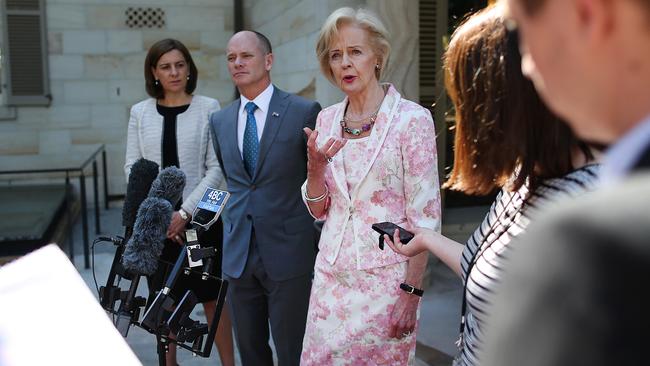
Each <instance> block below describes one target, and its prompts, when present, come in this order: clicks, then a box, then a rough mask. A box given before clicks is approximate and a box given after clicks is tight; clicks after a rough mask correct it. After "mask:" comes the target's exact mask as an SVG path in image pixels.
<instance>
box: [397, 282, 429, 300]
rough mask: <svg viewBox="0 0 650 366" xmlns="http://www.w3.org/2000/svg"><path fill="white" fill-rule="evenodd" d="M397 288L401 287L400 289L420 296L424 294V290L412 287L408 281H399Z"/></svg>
mask: <svg viewBox="0 0 650 366" xmlns="http://www.w3.org/2000/svg"><path fill="white" fill-rule="evenodd" d="M399 288H401V289H402V290H404V291H406V292H408V293H409V294H412V295H415V296H419V297H422V295H424V290H422V289H419V288H416V287H413V286H411V285H409V284H408V283H403V282H402V283H400V285H399Z"/></svg>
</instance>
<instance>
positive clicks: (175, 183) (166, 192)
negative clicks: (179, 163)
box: [149, 166, 185, 207]
mask: <svg viewBox="0 0 650 366" xmlns="http://www.w3.org/2000/svg"><path fill="white" fill-rule="evenodd" d="M184 188H185V173H183V171H182V170H180V169H178V168H177V167H175V166H170V167H167V168H165V169H163V170H161V171H160V174H158V177H157V178H156V179H155V180H154V181H153V183H152V184H151V189H150V190H149V197H157V198H162V199H165V200H167V201H169V203H171V204H172V207H175V206H176V204H177V203H178V201H180V199H181V197H183V189H184Z"/></svg>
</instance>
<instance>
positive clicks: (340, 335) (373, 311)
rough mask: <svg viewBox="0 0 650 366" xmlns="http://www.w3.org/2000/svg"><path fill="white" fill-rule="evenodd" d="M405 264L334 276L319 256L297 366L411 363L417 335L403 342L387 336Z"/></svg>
mask: <svg viewBox="0 0 650 366" xmlns="http://www.w3.org/2000/svg"><path fill="white" fill-rule="evenodd" d="M406 266H407V263H406V262H402V263H397V264H394V265H389V266H385V267H380V268H373V269H370V270H351V271H338V272H336V271H333V270H332V266H330V265H329V264H328V263H327V262H326V261H325V260H323V259H322V258H320V256H319V257H318V258H317V259H316V268H315V269H314V272H315V274H314V283H313V285H312V289H311V298H310V300H309V314H308V315H307V327H306V330H305V338H304V341H303V346H302V347H303V349H302V356H301V362H300V363H301V365H410V364H413V363H414V361H415V342H416V333H417V332H413V333H412V334H411V335H410V336H408V337H405V338H402V339H395V338H389V337H388V331H389V321H390V315H391V312H392V310H393V306H394V305H395V302H396V301H397V298H398V295H399V293H400V292H399V291H401V290H400V289H399V284H400V283H401V282H402V281H403V280H404V278H405V275H406ZM416 331H417V327H416Z"/></svg>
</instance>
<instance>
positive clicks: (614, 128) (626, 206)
mask: <svg viewBox="0 0 650 366" xmlns="http://www.w3.org/2000/svg"><path fill="white" fill-rule="evenodd" d="M508 4H509V7H510V11H511V14H512V17H513V18H514V20H515V21H516V23H517V25H518V29H519V31H520V33H521V36H522V44H523V45H524V47H522V51H523V59H524V62H523V64H524V68H525V71H526V72H527V73H528V74H529V75H530V76H531V77H532V79H533V81H534V82H535V86H536V87H537V88H538V90H539V91H540V93H541V94H542V96H543V97H544V99H545V100H546V101H547V102H548V103H549V105H550V106H551V107H552V108H553V109H554V110H555V111H556V112H557V113H558V114H560V115H562V116H563V117H565V118H566V119H567V120H568V121H569V123H570V124H571V126H572V128H573V129H574V130H575V131H576V133H578V134H579V135H580V136H581V137H583V138H584V139H587V140H591V141H597V142H600V143H602V144H606V145H610V147H609V148H608V150H607V152H606V155H605V161H604V166H603V180H604V181H603V187H602V189H600V190H599V191H598V192H595V193H594V194H591V195H587V196H584V197H583V198H581V199H580V200H579V201H576V202H571V203H568V204H567V205H566V206H565V207H563V208H560V209H558V210H556V211H554V212H548V213H547V215H546V217H544V218H543V219H542V221H539V222H535V223H532V224H531V225H530V230H529V233H528V234H527V235H524V236H522V237H521V238H520V242H519V243H516V244H515V245H517V247H516V250H515V251H514V252H513V255H512V257H511V258H509V263H508V267H507V269H506V271H507V272H506V275H505V276H504V279H503V282H502V287H500V288H499V289H498V292H497V295H498V296H497V299H496V301H495V303H494V304H493V308H492V310H491V311H492V314H494V316H492V317H491V319H490V324H489V325H488V326H487V327H486V329H487V332H486V345H485V362H483V363H482V364H483V365H486V366H514V365H527V366H546V365H590V366H598V365H603V366H605V365H647V364H648V352H647V343H648V342H647V340H648V338H649V332H650V317H648V316H647V312H648V310H649V309H650V296H647V293H646V291H647V289H648V280H649V279H650V174H649V172H650V170H649V169H650V46H649V45H650V1H648V0H616V1H612V0H508Z"/></svg>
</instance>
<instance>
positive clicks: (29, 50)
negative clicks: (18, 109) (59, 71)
mask: <svg viewBox="0 0 650 366" xmlns="http://www.w3.org/2000/svg"><path fill="white" fill-rule="evenodd" d="M3 3H4V5H5V8H4V9H3V10H4V12H3V13H4V14H5V19H4V22H3V23H4V27H5V29H4V45H5V47H4V57H5V62H4V67H5V68H6V70H7V71H6V73H5V77H6V84H7V92H8V93H7V104H9V105H48V104H49V103H50V99H51V96H50V90H49V75H48V65H47V36H46V33H45V32H46V29H47V28H46V26H45V0H5V1H4V2H3Z"/></svg>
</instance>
